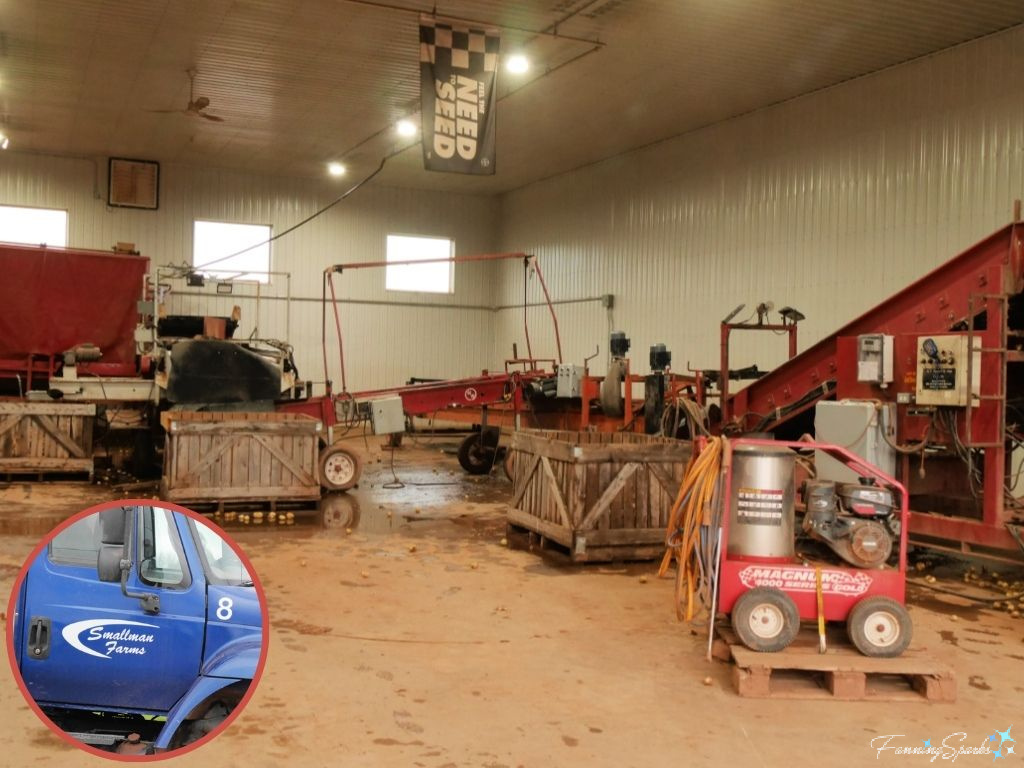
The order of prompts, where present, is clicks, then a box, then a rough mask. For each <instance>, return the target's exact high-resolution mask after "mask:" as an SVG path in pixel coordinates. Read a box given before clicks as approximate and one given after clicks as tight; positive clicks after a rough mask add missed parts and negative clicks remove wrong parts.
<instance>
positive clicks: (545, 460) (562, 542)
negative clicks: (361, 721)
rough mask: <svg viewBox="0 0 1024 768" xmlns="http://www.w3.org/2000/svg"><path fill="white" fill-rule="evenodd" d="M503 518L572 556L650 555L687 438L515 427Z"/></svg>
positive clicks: (660, 536) (659, 539)
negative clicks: (508, 494)
mask: <svg viewBox="0 0 1024 768" xmlns="http://www.w3.org/2000/svg"><path fill="white" fill-rule="evenodd" d="M510 450H511V456H510V462H511V474H512V483H513V495H512V503H511V504H510V505H509V511H508V522H509V524H510V526H511V527H512V529H513V530H514V528H517V527H518V528H520V529H526V530H527V531H529V532H531V533H532V534H533V536H534V538H539V539H540V543H541V545H542V546H548V545H550V544H552V543H553V544H555V545H557V546H558V547H561V548H563V549H564V550H567V551H568V555H569V557H570V558H571V559H572V560H573V561H574V562H588V561H591V562H592V561H608V560H650V559H654V558H657V557H660V556H661V555H662V554H663V553H664V551H665V527H666V526H667V525H668V515H669V510H670V509H671V507H672V502H673V501H674V500H675V497H676V494H677V493H678V491H679V484H680V482H681V481H682V477H683V471H684V470H685V468H686V463H687V461H688V460H689V458H690V453H691V449H690V445H689V443H685V442H681V441H679V440H672V439H669V438H664V437H651V436H649V435H638V434H634V433H602V432H563V431H554V430H524V431H521V432H516V433H515V434H514V435H513V438H512V446H511V449H510Z"/></svg>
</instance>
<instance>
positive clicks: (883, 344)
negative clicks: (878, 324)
mask: <svg viewBox="0 0 1024 768" xmlns="http://www.w3.org/2000/svg"><path fill="white" fill-rule="evenodd" d="M892 347H893V337H892V336H887V335H885V334H884V333H864V334H861V335H860V336H858V337H857V381H861V382H866V383H869V384H877V385H879V386H880V387H887V386H888V385H889V384H891V383H892Z"/></svg>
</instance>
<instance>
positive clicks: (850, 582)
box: [718, 438, 910, 621]
mask: <svg viewBox="0 0 1024 768" xmlns="http://www.w3.org/2000/svg"><path fill="white" fill-rule="evenodd" d="M739 445H752V446H766V447H772V448H776V447H779V446H784V447H788V448H794V449H801V450H806V449H808V448H817V449H819V450H822V451H826V452H827V453H828V454H829V455H831V456H833V457H834V458H836V459H838V460H839V461H842V462H843V463H844V464H845V465H846V466H848V467H850V468H851V469H853V470H854V471H856V472H857V474H858V475H859V476H861V477H873V478H875V479H876V480H877V481H878V483H879V485H883V486H887V487H889V488H891V489H892V490H893V491H895V493H896V495H897V496H898V497H899V500H900V512H899V514H900V540H899V556H898V563H897V567H896V568H889V567H887V566H886V567H883V568H870V569H868V568H852V567H848V566H833V565H828V566H824V565H823V566H821V578H822V584H823V592H824V614H825V619H826V620H828V621H845V620H846V618H847V616H848V615H849V613H850V611H851V610H852V609H853V606H854V605H856V604H857V603H859V602H860V601H861V600H863V599H864V598H866V597H872V596H874V595H884V596H885V597H891V598H892V599H893V600H896V601H898V602H900V603H905V602H906V582H907V522H908V519H909V515H910V508H909V504H908V494H907V489H906V488H905V487H904V486H903V484H902V483H900V482H899V481H898V480H896V479H895V478H893V477H890V476H889V475H887V474H886V473H884V472H882V471H881V470H880V469H878V468H877V467H873V466H871V465H870V464H868V463H866V462H865V461H864V460H863V459H861V458H860V457H859V456H855V455H854V454H852V453H850V452H849V451H848V450H846V449H845V448H842V447H840V446H838V445H829V444H826V443H808V442H795V441H782V440H753V439H749V438H740V439H736V440H732V441H730V447H729V448H728V449H727V450H728V451H729V453H728V454H727V455H726V456H725V459H724V466H725V490H724V492H723V493H722V553H721V557H720V560H719V576H718V590H719V591H718V610H719V611H721V612H723V613H729V612H730V611H732V608H733V605H734V604H735V603H736V600H737V599H739V597H740V595H742V594H743V593H744V592H746V591H747V590H749V589H752V588H754V587H776V588H778V589H781V590H782V591H783V592H785V593H786V594H787V595H789V596H790V597H791V598H792V599H793V602H794V603H796V607H797V609H798V610H799V611H800V618H801V619H814V618H817V616H818V606H817V600H816V597H817V595H816V592H815V565H814V564H805V562H804V561H803V560H802V559H800V558H796V557H794V558H792V559H788V558H787V559H783V560H780V559H779V558H756V557H737V556H735V555H729V553H728V550H729V547H728V543H727V542H728V541H729V514H730V512H731V509H730V506H729V504H730V501H731V498H732V494H731V492H730V489H731V488H732V458H731V451H732V449H733V448H734V447H735V446H739Z"/></svg>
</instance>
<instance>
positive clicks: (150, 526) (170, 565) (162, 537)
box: [139, 507, 191, 588]
mask: <svg viewBox="0 0 1024 768" xmlns="http://www.w3.org/2000/svg"><path fill="white" fill-rule="evenodd" d="M141 532H142V536H141V537H140V539H139V549H140V555H139V578H141V579H142V581H144V582H145V583H146V584H152V585H153V586H156V587H171V588H173V587H187V586H188V585H189V584H190V583H191V578H190V577H189V573H188V570H187V569H186V568H185V557H184V555H183V553H182V550H181V540H180V538H179V537H178V529H177V528H176V527H175V526H174V522H173V520H172V519H171V512H170V510H167V509H160V508H154V507H142V526H141Z"/></svg>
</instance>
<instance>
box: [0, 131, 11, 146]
mask: <svg viewBox="0 0 1024 768" xmlns="http://www.w3.org/2000/svg"><path fill="white" fill-rule="evenodd" d="M10 143H11V140H10V139H8V138H7V137H6V136H5V135H4V134H2V133H0V149H7V146H8V145H9V144H10Z"/></svg>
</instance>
